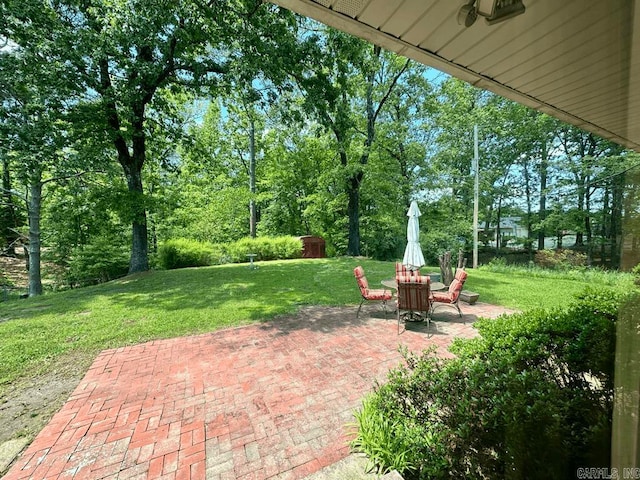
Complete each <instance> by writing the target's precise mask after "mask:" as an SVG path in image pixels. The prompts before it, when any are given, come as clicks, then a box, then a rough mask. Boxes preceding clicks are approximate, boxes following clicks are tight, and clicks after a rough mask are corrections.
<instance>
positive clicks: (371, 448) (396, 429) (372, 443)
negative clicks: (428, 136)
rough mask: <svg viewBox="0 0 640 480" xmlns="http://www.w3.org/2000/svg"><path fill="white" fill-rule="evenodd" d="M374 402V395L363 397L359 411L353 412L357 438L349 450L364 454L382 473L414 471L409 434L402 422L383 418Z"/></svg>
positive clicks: (412, 450)
mask: <svg viewBox="0 0 640 480" xmlns="http://www.w3.org/2000/svg"><path fill="white" fill-rule="evenodd" d="M377 400H378V397H376V396H369V397H368V398H365V400H364V401H363V403H362V408H361V409H360V410H358V411H356V412H355V413H354V416H355V418H356V424H357V425H358V436H357V437H356V438H355V439H354V440H353V441H352V442H351V447H352V448H354V449H356V450H360V451H364V452H366V453H367V456H368V457H369V460H370V461H371V462H372V464H373V467H378V466H379V472H380V473H382V474H385V473H388V472H390V471H392V470H398V471H400V472H406V471H413V470H415V467H414V464H413V463H412V462H413V460H414V459H413V458H412V457H414V452H415V449H414V448H413V445H412V441H411V438H410V437H409V436H408V435H407V434H408V433H409V432H408V431H407V429H405V428H404V424H403V423H402V422H400V421H398V420H394V419H392V418H389V417H385V416H384V415H383V413H382V411H381V409H380V408H379V406H378V405H377V404H376V402H377Z"/></svg>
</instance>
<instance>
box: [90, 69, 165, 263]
mask: <svg viewBox="0 0 640 480" xmlns="http://www.w3.org/2000/svg"><path fill="white" fill-rule="evenodd" d="M98 67H99V69H100V90H101V92H100V93H101V95H102V97H103V101H104V113H105V117H106V120H107V124H108V125H109V128H110V133H111V135H112V139H113V144H114V146H115V148H116V151H117V152H118V163H120V166H121V167H122V169H123V170H124V176H125V178H126V180H127V188H128V191H129V200H130V208H131V211H130V213H131V218H132V221H131V259H130V260H129V273H136V272H145V271H147V270H149V251H148V250H149V245H148V244H149V239H148V237H147V234H148V232H147V209H146V205H145V201H144V190H143V188H142V167H143V166H144V162H145V160H146V134H145V130H144V119H145V105H146V103H148V102H149V101H151V98H152V96H153V92H154V90H155V87H151V86H150V87H149V88H150V92H147V95H146V96H145V97H144V98H142V99H141V100H140V101H138V102H133V105H131V109H132V111H133V118H132V121H131V129H132V132H133V134H132V137H131V150H132V152H129V147H128V145H127V141H126V140H125V138H124V137H123V136H122V131H121V128H120V127H121V122H120V116H119V114H118V107H117V105H116V101H115V98H114V96H113V91H112V86H111V76H110V72H109V62H108V60H107V58H106V57H105V58H102V59H101V60H100V61H99V62H98Z"/></svg>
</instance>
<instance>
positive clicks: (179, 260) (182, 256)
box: [158, 236, 302, 269]
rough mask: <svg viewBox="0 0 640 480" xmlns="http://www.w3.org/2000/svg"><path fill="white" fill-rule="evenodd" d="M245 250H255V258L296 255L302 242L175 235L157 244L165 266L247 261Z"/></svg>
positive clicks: (251, 251) (289, 239)
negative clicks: (224, 240)
mask: <svg viewBox="0 0 640 480" xmlns="http://www.w3.org/2000/svg"><path fill="white" fill-rule="evenodd" d="M249 253H255V254H256V260H283V259H289V258H300V257H301V256H302V242H301V241H300V239H299V238H297V237H286V236H282V237H258V238H242V239H240V240H238V241H236V242H233V243H213V244H212V243H206V242H197V241H195V240H188V239H184V238H179V239H174V240H169V241H167V242H165V243H164V244H163V245H161V247H160V249H159V251H158V261H159V264H160V266H161V267H162V268H165V269H173V268H185V267H204V266H208V265H219V264H222V263H229V262H233V263H242V262H247V261H248V257H247V254H249Z"/></svg>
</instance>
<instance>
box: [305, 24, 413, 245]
mask: <svg viewBox="0 0 640 480" xmlns="http://www.w3.org/2000/svg"><path fill="white" fill-rule="evenodd" d="M312 37H313V38H315V39H316V41H317V42H318V49H317V50H316V51H315V55H312V56H309V57H308V58H309V65H308V68H307V70H306V71H305V72H304V73H302V74H297V76H296V80H297V82H298V85H299V86H300V88H301V89H302V91H303V92H304V108H305V109H306V111H307V112H309V113H311V114H312V115H313V116H314V118H315V119H316V120H317V121H318V122H319V123H320V124H321V125H323V127H324V128H326V129H327V130H328V131H329V132H331V133H332V134H333V136H334V141H335V144H336V150H337V155H338V158H339V165H340V168H341V171H342V172H343V175H344V182H345V191H346V196H347V206H346V216H347V218H348V244H347V249H346V253H347V255H360V188H361V185H362V181H363V179H364V175H365V170H366V166H367V163H368V161H369V157H370V155H371V150H372V146H373V143H374V141H375V136H376V123H377V121H378V119H379V117H380V114H381V111H382V109H383V108H384V107H385V104H386V102H387V100H388V99H389V96H390V95H391V93H392V91H393V90H394V89H395V87H396V85H397V83H398V80H399V78H400V77H401V76H402V75H403V73H404V72H405V71H406V70H407V68H408V66H409V64H410V62H409V60H404V59H402V58H400V57H398V56H396V55H393V54H390V53H387V52H383V50H382V49H381V48H380V47H378V46H373V45H369V44H367V43H366V42H364V41H362V40H360V39H357V38H355V37H352V36H349V35H347V34H344V33H342V32H338V31H336V30H333V29H326V30H325V31H324V36H323V37H320V36H318V35H312ZM358 141H360V142H361V143H360V145H356V143H357V142H358Z"/></svg>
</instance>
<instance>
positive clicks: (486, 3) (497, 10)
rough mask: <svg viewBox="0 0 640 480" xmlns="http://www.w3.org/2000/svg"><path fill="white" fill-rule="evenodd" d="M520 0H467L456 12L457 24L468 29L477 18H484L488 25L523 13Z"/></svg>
mask: <svg viewBox="0 0 640 480" xmlns="http://www.w3.org/2000/svg"><path fill="white" fill-rule="evenodd" d="M524 10H525V8H524V5H523V4H522V0H469V2H467V4H466V5H463V6H462V7H460V10H459V11H458V23H459V24H460V25H464V26H465V27H470V26H471V25H473V24H474V22H475V21H476V18H478V15H480V16H482V17H484V18H485V21H486V22H487V23H488V24H489V25H493V24H494V23H498V22H502V21H504V20H507V19H508V18H511V17H515V16H516V15H520V14H522V13H524Z"/></svg>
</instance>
